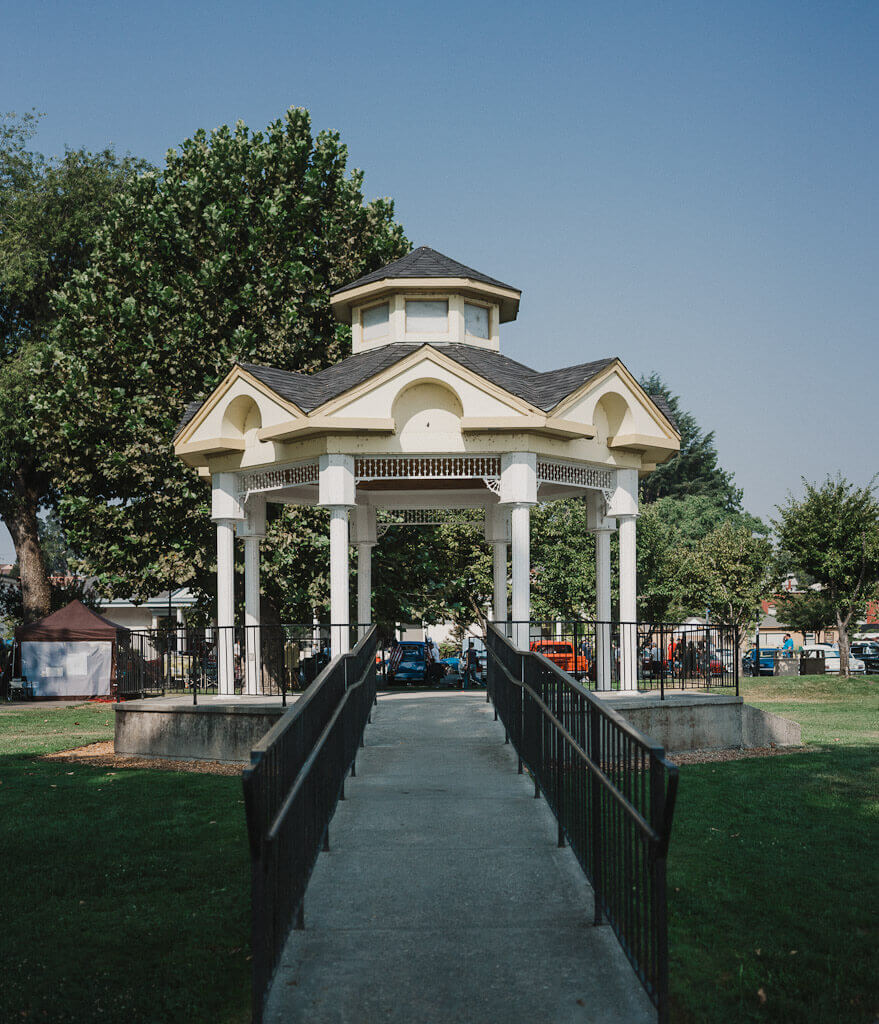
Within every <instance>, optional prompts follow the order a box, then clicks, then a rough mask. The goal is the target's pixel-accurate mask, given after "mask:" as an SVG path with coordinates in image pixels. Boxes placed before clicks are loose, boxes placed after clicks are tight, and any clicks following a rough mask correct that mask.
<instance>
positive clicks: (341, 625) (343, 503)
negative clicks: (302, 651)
mask: <svg viewBox="0 0 879 1024" xmlns="http://www.w3.org/2000/svg"><path fill="white" fill-rule="evenodd" d="M355 490H356V489H355V486H354V457H353V456H351V455H341V454H335V453H334V454H332V455H321V457H320V479H319V501H320V504H321V505H323V506H324V507H326V508H329V510H330V625H331V626H332V628H331V629H330V653H331V655H332V656H333V657H334V658H336V657H338V656H339V655H340V654H347V653H348V651H349V650H350V649H351V641H350V638H349V632H350V626H349V623H350V621H351V620H350V610H349V601H348V573H349V565H348V510H349V509H350V508H351V507H352V506H353V505H354V495H355Z"/></svg>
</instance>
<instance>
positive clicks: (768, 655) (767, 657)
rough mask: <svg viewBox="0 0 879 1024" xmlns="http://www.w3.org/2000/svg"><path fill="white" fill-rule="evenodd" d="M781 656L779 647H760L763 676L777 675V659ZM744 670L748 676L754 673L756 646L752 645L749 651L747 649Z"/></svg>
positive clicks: (743, 662)
mask: <svg viewBox="0 0 879 1024" xmlns="http://www.w3.org/2000/svg"><path fill="white" fill-rule="evenodd" d="M778 656H779V648H777V647H761V648H760V675H761V676H772V675H775V659H776V658H777V657H778ZM742 672H743V673H744V674H745V675H746V676H752V675H754V648H753V647H752V648H751V649H750V650H749V651H746V652H745V654H744V656H743V657H742Z"/></svg>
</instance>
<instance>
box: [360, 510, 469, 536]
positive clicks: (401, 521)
mask: <svg viewBox="0 0 879 1024" xmlns="http://www.w3.org/2000/svg"><path fill="white" fill-rule="evenodd" d="M376 520H377V522H376V528H377V531H378V536H379V537H383V536H384V535H385V534H386V533H387V531H388V530H389V529H390V527H392V526H442V525H444V524H446V523H465V522H466V523H468V524H470V525H472V526H475V527H477V528H478V529H480V530H481V529H483V528H484V526H485V517H484V515H476V514H475V510H471V509H466V510H462V509H457V508H406V509H378V510H377V511H376Z"/></svg>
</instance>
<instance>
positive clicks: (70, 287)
mask: <svg viewBox="0 0 879 1024" xmlns="http://www.w3.org/2000/svg"><path fill="white" fill-rule="evenodd" d="M362 185H363V175H362V173H361V172H359V171H352V172H350V173H349V172H348V171H347V151H346V148H345V146H344V145H342V143H341V141H340V139H339V136H338V135H337V134H336V133H333V132H321V133H320V134H318V135H317V136H314V135H313V134H312V130H311V121H310V118H309V115H308V112H307V111H305V110H301V109H296V108H291V109H290V110H288V111H287V113H286V114H285V115H284V116H283V117H282V118H279V119H277V120H276V121H274V122H272V123H271V124H270V125H269V126H268V127H267V128H266V130H265V131H264V132H251V131H250V130H249V129H248V128H247V126H246V125H244V124H243V123H241V122H238V123H237V124H236V125H235V127H234V128H229V127H228V126H222V127H220V128H217V129H216V130H214V131H212V132H210V133H209V134H208V133H206V132H204V131H199V132H197V133H196V134H195V135H194V136H193V137H192V138H191V139H187V140H186V141H185V142H183V144H182V145H181V146H180V147H179V148H178V149H176V150H171V151H170V152H169V153H168V155H167V158H166V162H165V166H164V167H163V168H162V169H161V170H160V171H157V172H154V173H148V174H144V175H142V176H141V177H139V178H138V179H137V180H136V181H135V182H134V183H133V186H132V187H131V188H130V189H128V190H127V191H126V192H125V193H124V194H121V195H119V196H117V197H115V198H114V199H113V200H112V201H111V202H110V203H109V206H108V213H107V217H106V219H105V221H104V223H103V225H102V226H101V228H100V229H99V231H98V234H97V239H96V244H95V247H94V251H93V253H92V257H91V260H90V262H89V264H88V266H87V267H86V268H85V269H83V270H82V271H81V272H79V273H77V274H76V275H75V276H74V278H73V279H72V280H71V281H70V282H68V283H67V284H66V285H65V286H64V288H63V289H62V290H61V292H60V294H59V297H58V309H59V313H60V317H59V322H58V324H57V326H56V329H55V330H54V331H53V335H52V340H53V352H52V359H51V361H50V362H49V363H48V364H47V365H46V367H45V377H46V381H47V389H49V390H50V391H51V395H50V402H51V403H53V404H54V405H55V406H56V407H62V408H63V409H64V413H63V416H62V418H61V422H60V423H59V438H60V442H61V443H60V445H59V455H60V460H61V461H62V462H63V467H64V474H65V479H66V480H67V483H68V486H67V489H66V490H65V494H64V496H63V497H62V499H61V510H62V515H63V521H64V526H65V530H66V531H67V534H68V536H69V537H70V539H71V541H72V542H73V543H74V545H75V547H76V548H77V549H78V550H80V551H82V552H83V553H84V555H85V557H86V561H87V564H88V568H89V569H90V570H91V571H93V572H95V573H97V574H98V575H99V576H100V580H101V583H102V585H103V587H104V589H105V591H106V592H107V593H109V594H117V593H126V594H130V595H132V596H135V597H141V598H143V597H147V596H149V595H150V594H151V593H154V592H155V591H157V590H160V589H162V588H163V587H166V586H168V585H169V583H172V582H173V583H183V582H191V583H192V584H193V585H195V586H198V587H201V588H202V589H204V590H210V589H211V588H212V587H213V579H212V575H211V569H212V562H213V549H214V543H213V537H212V527H211V523H210V517H209V511H208V507H207V502H208V497H209V495H208V489H207V488H206V487H205V485H204V483H203V482H201V481H199V479H198V476H197V474H196V473H195V471H193V470H191V469H189V468H187V467H186V466H184V465H183V464H182V463H181V462H180V461H179V460H178V459H177V458H176V457H175V456H174V454H173V450H172V443H171V442H172V438H173V435H174V432H175V428H176V426H177V424H178V422H179V421H180V418H181V416H182V414H183V412H184V409H185V408H186V405H187V403H189V402H191V401H193V400H196V401H198V400H201V399H203V398H204V397H206V396H207V394H209V392H210V391H211V390H212V389H213V388H214V387H215V386H216V384H217V383H218V382H219V381H220V380H221V379H222V378H223V376H225V374H226V373H227V372H228V371H229V369H230V368H231V365H232V364H233V362H234V361H236V360H240V361H253V362H259V363H265V364H268V365H272V366H276V367H280V368H283V369H288V370H297V371H305V372H308V371H314V370H317V369H319V368H322V367H324V366H327V365H329V364H330V363H333V362H335V361H337V360H338V359H339V358H340V357H342V356H343V355H346V354H347V353H348V352H349V346H350V330H349V328H347V327H345V326H342V325H339V324H337V323H336V322H335V321H334V319H333V316H332V313H331V309H330V305H329V293H330V292H331V291H332V290H333V289H334V288H336V287H338V286H340V285H342V284H344V283H346V282H348V281H351V280H353V279H355V278H357V277H358V276H360V275H362V274H364V273H366V272H368V271H369V270H373V269H376V268H378V267H380V266H382V265H384V264H386V263H388V262H390V261H391V260H393V259H396V258H398V257H399V256H401V255H403V254H404V253H405V252H406V251H408V248H409V246H408V243H407V241H406V239H405V237H404V235H403V231H402V228H401V227H400V226H399V225H398V224H396V223H395V221H394V216H393V214H394V210H393V203H392V202H391V201H390V200H387V199H377V200H373V201H371V202H365V201H364V198H363V191H362ZM53 384H54V390H52V385H53ZM296 515H299V516H300V517H302V520H301V523H302V525H301V529H302V530H305V531H306V532H308V524H309V518H308V516H309V514H308V513H304V512H298V513H288V514H287V515H285V516H283V517H280V518H276V519H275V520H274V522H273V526H272V529H274V530H278V531H280V532H281V533H285V532H289V531H291V530H292V532H293V535H294V536H295V535H296V533H297V530H298V529H300V528H299V527H297V526H296V525H295V522H294V520H295V517H296ZM279 539H280V538H275V539H274V540H273V539H272V538H271V537H270V538H269V540H268V542H267V545H266V546H267V550H268V551H270V552H278V551H279V549H280V544H279V543H278V541H279ZM278 557H281V556H280V555H279V556H278ZM271 577H272V573H271V571H269V572H268V573H267V578H268V579H271Z"/></svg>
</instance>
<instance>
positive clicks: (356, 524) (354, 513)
mask: <svg viewBox="0 0 879 1024" xmlns="http://www.w3.org/2000/svg"><path fill="white" fill-rule="evenodd" d="M351 543H352V544H356V545H357V546H358V547H360V546H361V545H362V544H368V545H369V546H370V547H372V545H374V544H377V543H378V532H377V529H376V522H375V506H373V505H355V506H354V508H353V509H352V510H351Z"/></svg>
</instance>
